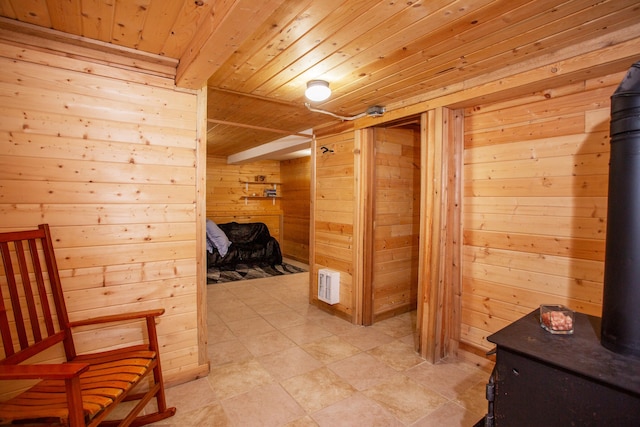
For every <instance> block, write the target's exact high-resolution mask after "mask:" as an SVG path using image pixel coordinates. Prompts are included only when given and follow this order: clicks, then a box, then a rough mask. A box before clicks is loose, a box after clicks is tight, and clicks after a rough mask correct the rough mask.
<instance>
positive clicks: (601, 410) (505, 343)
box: [480, 310, 640, 427]
mask: <svg viewBox="0 0 640 427" xmlns="http://www.w3.org/2000/svg"><path fill="white" fill-rule="evenodd" d="M600 324H601V322H600V318H598V317H593V316H587V315H585V314H581V313H576V314H575V319H574V328H575V330H574V333H573V334H571V335H554V334H550V333H549V332H547V331H545V330H544V329H542V328H541V327H540V320H539V312H538V310H536V311H534V312H532V313H530V314H529V315H527V316H525V317H523V318H522V319H520V320H518V321H516V322H515V323H513V324H511V325H509V326H507V327H506V328H504V329H502V330H501V331H498V332H496V333H495V334H493V335H491V336H490V337H489V338H488V340H489V341H490V342H493V343H495V344H496V346H497V349H496V352H497V354H496V365H495V368H494V372H493V374H492V378H491V381H490V383H489V385H488V387H487V397H488V399H489V414H488V415H487V418H486V420H485V421H484V425H486V426H495V427H504V426H507V427H509V426H515V427H527V426H532V427H533V426H535V427H543V426H544V427H553V426H558V427H560V426H562V427H566V426H579V427H583V426H584V427H586V426H594V427H595V426H607V425H609V426H621V427H622V426H625V427H627V426H640V358H636V357H634V356H629V355H623V354H619V353H615V352H612V351H610V350H608V349H606V348H605V347H603V346H602V345H601V343H600ZM480 425H483V424H480Z"/></svg>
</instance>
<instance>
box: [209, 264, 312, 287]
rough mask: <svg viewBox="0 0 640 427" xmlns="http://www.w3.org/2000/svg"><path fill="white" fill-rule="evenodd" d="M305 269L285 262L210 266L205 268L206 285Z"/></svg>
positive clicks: (279, 274)
mask: <svg viewBox="0 0 640 427" xmlns="http://www.w3.org/2000/svg"><path fill="white" fill-rule="evenodd" d="M305 271H307V270H305V269H303V268H300V267H296V266H295V265H291V264H287V263H282V264H277V265H247V264H238V265H236V266H235V268H234V269H230V268H224V267H223V268H218V267H210V268H209V269H208V270H207V285H211V284H215V283H227V282H235V281H236V280H250V279H261V278H263V277H272V276H282V275H284V274H295V273H303V272H305Z"/></svg>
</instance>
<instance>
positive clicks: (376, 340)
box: [340, 326, 394, 351]
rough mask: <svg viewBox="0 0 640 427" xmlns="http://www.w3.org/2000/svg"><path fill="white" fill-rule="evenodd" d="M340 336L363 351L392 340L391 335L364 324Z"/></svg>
mask: <svg viewBox="0 0 640 427" xmlns="http://www.w3.org/2000/svg"><path fill="white" fill-rule="evenodd" d="M340 338H341V339H343V340H344V341H346V342H348V343H349V344H352V345H354V346H356V347H358V348H359V349H360V350H363V351H367V350H371V349H372V348H374V347H378V346H380V345H382V344H386V343H389V342H391V341H393V340H394V338H393V337H392V336H390V335H387V334H385V333H384V332H382V331H379V330H377V329H374V328H370V327H366V326H361V327H359V328H357V329H354V330H353V331H350V332H348V333H346V334H342V335H340Z"/></svg>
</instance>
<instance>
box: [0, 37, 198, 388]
mask: <svg viewBox="0 0 640 427" xmlns="http://www.w3.org/2000/svg"><path fill="white" fill-rule="evenodd" d="M2 34H3V35H4V36H3V37H5V36H6V34H7V33H6V31H3V33H2ZM5 38H6V37H5ZM0 39H2V37H0ZM28 39H29V40H30V41H31V42H33V41H34V40H36V39H35V38H33V37H28ZM32 44H33V43H32ZM49 45H51V43H50V42H49V41H46V40H43V41H42V43H41V44H40V45H39V46H37V47H32V45H30V44H24V45H21V44H20V43H19V42H17V41H15V40H14V41H12V42H11V43H6V42H2V41H0V67H2V70H3V73H2V74H1V75H0V96H2V98H3V102H2V107H1V111H0V114H1V117H2V118H1V119H0V153H1V154H0V214H1V215H2V225H1V226H0V228H1V229H2V230H3V231H4V230H11V229H24V228H31V227H34V226H36V225H37V224H39V223H42V222H47V223H49V224H50V225H51V230H52V235H53V237H54V239H55V241H54V246H55V250H56V255H57V259H58V267H59V269H60V270H61V271H60V274H61V277H62V284H63V287H64V289H65V291H66V292H67V294H66V295H67V307H68V310H69V315H70V317H71V319H79V318H84V317H87V316H89V315H102V314H111V313H116V312H126V311H130V310H137V309H149V308H155V307H159V308H164V309H165V310H166V312H165V314H164V316H163V317H162V318H161V320H160V323H159V325H158V334H159V341H160V344H161V346H162V347H163V349H164V351H163V353H162V362H163V369H164V371H165V378H166V379H167V381H168V382H170V383H172V382H182V381H186V380H189V379H193V378H195V377H197V376H198V375H202V374H203V373H206V372H207V370H208V366H207V365H206V363H205V364H203V363H200V361H199V359H198V353H199V347H198V346H199V340H198V327H199V326H198V317H197V316H198V313H197V292H196V289H197V284H198V271H197V267H196V266H197V259H196V247H197V245H198V242H200V241H201V240H200V239H198V236H196V221H197V219H196V168H195V165H196V149H197V144H198V141H197V138H196V133H197V123H198V121H197V113H196V105H197V102H196V101H197V94H196V92H190V91H184V90H177V89H176V87H175V85H174V83H173V81H172V79H171V78H166V77H165V78H161V77H158V76H157V75H155V76H154V72H151V73H150V74H149V73H146V72H145V69H144V63H143V62H142V63H140V64H139V67H140V69H139V70H137V71H135V70H133V68H131V69H129V70H126V72H125V70H123V69H122V68H118V67H110V66H109V65H108V64H106V63H105V62H104V61H103V60H102V59H101V57H102V56H103V54H101V53H99V52H94V54H95V58H94V59H92V58H91V57H90V53H91V50H90V49H86V48H83V50H82V52H83V55H81V56H78V55H72V54H67V55H65V51H64V50H63V49H61V46H64V45H62V44H56V46H57V49H58V51H55V52H54V51H52V50H48V49H47V46H49ZM68 48H69V49H70V50H71V51H74V50H75V49H76V48H75V47H73V46H72V45H69V47H68ZM17 51H19V52H20V55H18V57H16V55H15V54H16V52H17ZM98 70H99V71H98ZM96 71H98V72H96ZM123 72H125V74H126V75H128V76H133V75H135V77H132V78H128V77H126V76H124V74H123ZM174 72H175V71H174ZM135 330H136V328H132V327H131V326H123V325H118V326H113V327H111V328H110V329H107V334H106V336H104V337H103V336H101V339H100V340H95V334H94V333H93V331H79V334H78V337H77V338H78V339H77V343H78V347H79V349H84V348H89V347H92V348H93V347H95V349H98V348H97V347H100V348H111V347H113V346H116V345H122V344H124V343H129V342H133V341H137V340H139V339H140V338H141V337H140V336H138V332H134V331H135ZM176 338H178V340H179V341H177V342H175V341H174V340H176Z"/></svg>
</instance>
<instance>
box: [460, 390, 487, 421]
mask: <svg viewBox="0 0 640 427" xmlns="http://www.w3.org/2000/svg"><path fill="white" fill-rule="evenodd" d="M486 385H487V381H481V382H479V383H477V384H476V385H474V386H473V387H470V388H469V389H468V390H466V391H465V392H463V393H461V394H460V395H458V397H457V398H456V399H454V402H456V403H457V404H458V405H460V406H463V407H464V408H466V409H467V411H469V412H471V413H472V414H474V416H476V417H477V418H478V419H480V417H482V416H483V415H485V414H486V413H487V400H486Z"/></svg>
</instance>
